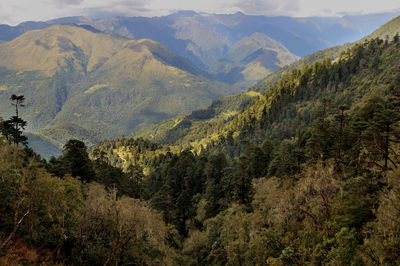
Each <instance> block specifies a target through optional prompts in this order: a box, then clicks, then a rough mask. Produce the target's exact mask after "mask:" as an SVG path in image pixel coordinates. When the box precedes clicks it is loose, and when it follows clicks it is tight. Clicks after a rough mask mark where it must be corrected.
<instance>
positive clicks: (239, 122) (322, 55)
mask: <svg viewBox="0 0 400 266" xmlns="http://www.w3.org/2000/svg"><path fill="white" fill-rule="evenodd" d="M397 21H398V18H396V19H394V20H392V21H391V22H389V23H388V24H387V25H383V26H382V27H381V28H379V29H378V30H376V31H375V32H374V33H373V34H372V35H371V36H383V35H382V34H383V32H384V33H385V35H384V36H386V35H389V37H393V36H395V35H396V34H397V32H398V30H400V26H397V23H396V22H397ZM388 28H389V29H390V30H387V29H388ZM397 47H398V45H397V44H396V43H392V44H390V45H389V44H387V43H386V42H384V41H383V40H377V39H369V40H368V41H366V39H361V40H359V41H357V42H356V43H353V44H347V45H344V46H336V47H332V48H329V49H326V50H322V51H319V52H317V53H315V54H312V55H310V56H307V57H305V58H304V59H301V60H299V61H298V62H296V63H294V64H292V65H289V66H286V67H284V68H282V69H280V70H278V71H276V72H275V73H272V74H270V75H269V76H267V77H266V78H265V79H264V80H262V81H261V82H259V83H258V84H256V85H255V86H253V87H251V88H250V89H249V92H256V93H262V94H263V95H262V96H261V97H256V98H254V99H253V101H252V102H251V103H250V104H248V105H246V108H245V109H244V110H243V111H242V112H239V113H237V114H235V115H233V116H232V117H231V118H230V119H227V120H225V121H224V120H220V121H219V123H210V122H209V120H211V121H212V120H213V119H214V118H215V117H214V116H211V117H209V118H208V120H207V121H202V122H200V123H196V124H194V123H193V121H190V119H189V118H190V117H189V116H187V117H186V118H184V119H182V118H181V119H179V120H175V121H190V122H191V123H184V124H183V125H185V126H184V127H183V128H184V129H180V130H179V131H177V129H176V128H175V124H173V126H172V124H169V127H168V123H164V124H161V125H159V126H154V127H152V128H149V129H148V131H146V132H147V134H148V135H149V136H151V138H150V139H152V140H156V141H160V142H162V143H164V144H171V145H181V146H183V147H192V148H194V149H195V150H199V149H201V148H205V147H207V146H210V145H211V146H213V145H217V146H218V145H224V144H223V143H227V142H228V141H227V139H230V138H232V137H234V138H238V139H240V138H241V137H242V136H243V135H244V136H247V137H248V138H249V139H250V140H251V141H256V142H257V141H260V140H263V139H265V138H272V139H282V138H290V137H295V136H296V134H297V132H296V130H297V128H299V127H301V126H304V125H303V124H301V123H305V124H310V123H311V122H312V120H310V119H312V117H313V112H316V111H315V105H316V103H317V102H318V101H321V99H322V98H323V97H326V98H329V99H330V101H331V103H330V104H331V105H332V106H335V107H336V108H337V107H338V106H341V105H347V106H353V107H354V108H355V107H356V106H358V105H359V104H361V103H363V102H365V101H366V99H368V98H370V97H371V96H373V95H386V94H387V93H388V92H387V90H388V87H390V86H392V85H390V84H393V82H395V81H396V80H397V77H396V75H395V73H396V65H397V64H396V60H398V56H400V54H399V52H398V49H397ZM374 49H376V51H375V50H374ZM380 53H382V54H380ZM328 72H329V73H328ZM314 77H315V78H314ZM320 79H323V80H320ZM368 88H374V89H373V90H372V89H368ZM299 90H300V91H299ZM237 96H239V95H237ZM229 97H230V98H231V99H233V98H235V97H236V95H232V96H229ZM209 108H211V107H209ZM211 109H212V108H211ZM206 110H207V109H206ZM194 113H195V112H194ZM267 117H268V118H267ZM265 119H267V120H265ZM171 121H173V120H171ZM304 121H306V122H304ZM194 125H195V126H194ZM249 134H250V136H251V137H249ZM252 134H254V135H252ZM138 136H141V137H144V134H140V133H139V135H138ZM176 136H179V137H178V138H176ZM217 143H219V144H217Z"/></svg>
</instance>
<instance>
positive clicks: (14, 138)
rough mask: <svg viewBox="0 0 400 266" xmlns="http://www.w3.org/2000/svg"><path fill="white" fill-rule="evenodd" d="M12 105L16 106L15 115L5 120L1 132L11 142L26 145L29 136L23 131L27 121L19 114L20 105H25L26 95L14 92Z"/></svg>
mask: <svg viewBox="0 0 400 266" xmlns="http://www.w3.org/2000/svg"><path fill="white" fill-rule="evenodd" d="M10 100H11V101H12V103H11V104H12V105H13V106H15V115H14V116H12V117H11V118H10V119H8V120H6V121H4V122H3V123H2V127H1V134H2V135H3V136H5V137H6V139H7V140H8V141H9V142H10V143H14V144H15V145H18V144H20V143H21V144H23V145H26V144H27V143H28V142H27V140H28V139H27V137H26V136H24V135H22V131H23V130H24V129H25V127H26V121H24V120H23V119H22V118H21V117H20V116H19V109H18V108H19V107H24V106H25V105H24V102H25V97H24V96H23V95H15V94H13V95H12V96H11V98H10Z"/></svg>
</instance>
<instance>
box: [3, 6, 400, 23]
mask: <svg viewBox="0 0 400 266" xmlns="http://www.w3.org/2000/svg"><path fill="white" fill-rule="evenodd" d="M393 9H400V1H399V0H379V1H376V0H363V1H362V2H361V1H360V0H1V7H0V23H7V24H17V23H20V22H22V21H27V20H49V19H53V18H58V17H63V16H99V15H104V14H106V15H112V14H119V15H127V16H129V15H130V16H139V15H140V16H156V15H166V14H169V13H171V12H174V11H177V10H194V11H199V12H210V13H232V12H237V11H241V12H244V13H247V14H257V15H269V16H274V15H288V16H297V17H299V16H317V15H320V16H328V15H329V16H333V15H341V14H344V13H346V14H348V13H359V14H365V13H376V12H385V11H392V10H393Z"/></svg>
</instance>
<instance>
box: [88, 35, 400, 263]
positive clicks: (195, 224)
mask: <svg viewBox="0 0 400 266" xmlns="http://www.w3.org/2000/svg"><path fill="white" fill-rule="evenodd" d="M399 60H400V40H399V38H393V40H391V41H385V40H381V39H371V40H369V41H368V42H362V43H358V44H355V45H354V46H353V47H351V48H349V49H348V50H346V51H345V52H343V53H341V54H340V56H339V57H338V58H336V59H334V60H332V59H330V58H325V59H323V60H322V61H318V62H315V63H314V64H312V65H304V66H303V67H302V68H301V69H295V70H293V71H291V72H290V73H287V74H286V75H284V76H283V78H282V79H281V80H280V81H279V82H277V83H275V84H274V85H273V86H272V87H271V88H270V89H269V90H266V93H265V94H263V95H262V96H259V97H254V98H253V100H252V101H251V103H250V104H247V105H246V107H245V108H244V109H243V110H242V111H240V112H239V113H238V114H237V115H235V116H232V117H231V118H230V119H227V120H226V121H222V120H220V121H219V123H210V120H211V119H212V117H213V111H214V112H215V110H217V108H211V107H210V108H207V109H204V110H199V111H197V112H196V111H195V112H193V113H192V117H188V116H187V117H185V118H183V119H180V120H177V121H176V122H175V124H173V125H172V128H171V131H170V133H171V134H170V135H169V138H168V130H167V131H164V132H163V133H162V135H164V136H167V141H166V142H169V145H170V147H171V150H169V151H168V148H167V147H166V145H165V144H164V145H160V144H157V143H153V142H151V141H146V140H143V139H140V138H139V139H131V138H124V139H117V140H110V141H105V142H103V143H102V144H101V145H98V146H96V147H95V149H94V152H93V155H94V154H97V157H95V158H97V160H100V159H99V158H103V159H102V160H103V161H106V162H109V163H111V164H113V165H114V166H118V167H126V166H128V165H139V166H141V167H146V168H147V169H149V170H147V171H148V174H147V175H145V176H144V177H143V176H142V177H141V178H142V179H140V180H143V183H142V187H141V188H140V189H141V191H143V193H144V196H143V198H144V199H145V200H147V202H148V203H149V204H150V206H152V207H153V208H154V209H156V210H158V211H161V212H162V213H163V218H164V221H165V222H166V223H170V224H172V225H174V226H175V228H177V230H178V232H179V233H180V234H181V235H182V236H183V237H184V238H185V241H184V246H183V248H182V250H183V251H184V252H183V254H184V257H183V260H184V261H185V263H184V264H188V265H191V264H192V265H215V264H221V265H226V264H238V265H239V264H244V265H268V264H276V265H308V264H318V265H328V264H346V265H351V264H360V265H372V264H375V263H376V264H379V263H380V262H384V263H386V264H388V265H397V264H398V263H399V262H400V256H399V254H400V253H399V251H400V249H399V245H398V243H399V241H398V240H399V237H400V233H399V230H398V225H399V221H400V212H399V210H398V208H397V206H398V203H399V199H400V186H399V182H398V181H399V174H400V172H399V168H398V166H399V165H400V158H399V154H400V147H399V143H400V90H399V88H400V73H399V71H398V70H399V63H398V62H399ZM230 97H234V96H230ZM217 106H218V105H216V107H217ZM222 106H223V104H222ZM227 106H229V104H228V105H227ZM222 109H225V107H224V108H222ZM225 110H227V109H225ZM216 113H218V112H216ZM202 119H204V120H203V121H201V122H200V121H196V120H202ZM173 122H174V121H173ZM193 122H198V123H196V125H195V124H194V123H193ZM171 124H172V123H171ZM165 126H168V125H165ZM163 129H165V128H163ZM156 133H157V132H156ZM177 135H178V138H176V136H177ZM164 141H165V139H164ZM177 147H178V148H179V150H180V151H181V152H179V153H177V154H174V153H175V152H176V148H177ZM166 151H167V152H166ZM138 176H139V175H137V174H136V175H135V177H138ZM139 177H140V176H139ZM199 254H200V255H199Z"/></svg>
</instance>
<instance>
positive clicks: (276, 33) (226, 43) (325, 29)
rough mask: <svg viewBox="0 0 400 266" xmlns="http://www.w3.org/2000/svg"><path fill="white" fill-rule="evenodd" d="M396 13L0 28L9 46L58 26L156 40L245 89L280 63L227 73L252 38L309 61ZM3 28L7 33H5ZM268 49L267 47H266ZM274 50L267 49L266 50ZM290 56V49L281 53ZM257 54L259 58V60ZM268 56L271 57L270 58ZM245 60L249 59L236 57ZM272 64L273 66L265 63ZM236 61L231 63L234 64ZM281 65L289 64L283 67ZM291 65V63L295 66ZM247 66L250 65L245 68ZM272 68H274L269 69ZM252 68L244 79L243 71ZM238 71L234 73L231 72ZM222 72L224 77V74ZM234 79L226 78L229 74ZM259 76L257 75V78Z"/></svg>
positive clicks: (236, 67) (194, 16) (238, 66)
mask: <svg viewBox="0 0 400 266" xmlns="http://www.w3.org/2000/svg"><path fill="white" fill-rule="evenodd" d="M394 16H395V14H394V13H383V14H369V15H360V16H344V17H309V18H292V17H266V16H250V15H245V14H243V13H236V14H206V13H196V12H193V11H180V12H177V13H174V14H171V15H168V16H164V17H153V18H146V17H115V18H106V19H96V20H89V19H86V18H83V17H70V18H60V19H55V20H51V21H47V22H27V23H22V24H20V25H18V26H16V27H10V26H7V25H2V26H0V40H6V41H9V40H11V39H12V38H15V37H16V36H18V35H19V34H22V33H23V32H25V31H27V30H29V29H35V28H42V27H45V26H48V25H53V24H71V23H73V24H80V25H83V24H85V25H91V26H92V27H94V28H96V29H98V30H101V31H104V32H107V33H111V34H114V35H117V36H122V37H125V38H129V39H142V38H147V39H152V40H155V41H157V42H159V43H162V44H163V45H165V46H166V47H167V48H168V49H170V50H171V51H172V52H174V53H175V54H178V55H180V56H183V57H186V58H187V59H189V60H190V61H191V62H193V63H194V64H195V65H196V66H197V67H199V68H201V69H203V70H206V71H209V72H211V74H213V75H216V76H217V77H218V78H220V79H222V80H225V81H226V80H227V79H228V78H230V77H234V79H235V80H236V81H235V82H232V81H230V82H229V83H230V84H234V86H235V87H237V88H242V89H244V88H246V87H247V86H249V85H252V84H253V83H254V80H256V81H258V80H260V79H262V78H263V75H264V76H265V75H267V74H268V73H269V72H272V71H274V70H276V64H274V60H275V57H274V56H272V58H271V59H268V58H270V57H271V55H269V53H268V52H266V51H265V50H263V49H262V50H260V51H258V53H259V54H262V55H263V56H253V57H249V58H253V61H252V62H249V63H248V66H244V64H243V63H241V62H238V61H237V60H236V61H234V62H229V63H228V64H229V67H228V69H221V67H218V66H219V65H221V64H223V62H226V59H227V57H228V58H229V57H230V55H231V54H233V53H234V52H236V53H237V52H241V51H244V50H240V49H239V50H238V49H237V46H238V45H240V42H241V41H242V40H244V39H247V38H251V37H250V36H252V35H253V34H262V35H265V36H267V37H269V38H271V39H273V40H275V41H277V42H280V43H281V44H282V45H283V46H284V47H286V48H287V49H288V50H289V52H290V53H292V54H294V55H296V56H301V57H303V56H306V55H309V54H311V53H313V52H316V51H318V50H321V49H325V48H327V47H331V46H334V45H339V44H343V43H345V42H351V41H355V40H357V39H360V38H361V37H362V36H365V35H366V34H369V33H371V32H372V31H373V30H374V29H376V28H377V27H378V26H379V25H382V24H383V23H385V22H386V21H388V20H389V19H391V18H392V17H394ZM2 28H3V30H1V29H2ZM262 48H263V47H262ZM266 48H267V49H269V48H268V47H266ZM277 52H278V54H281V53H282V54H285V53H287V51H286V49H283V50H279V51H277ZM259 54H258V55H259ZM265 54H267V55H265ZM237 55H238V57H240V58H245V57H247V56H249V54H246V53H244V54H237ZM260 57H263V59H261V61H267V60H270V62H269V63H268V64H264V65H263V64H262V63H260V62H259V61H260ZM230 61H232V60H230ZM281 63H282V64H283V63H285V62H283V61H281ZM286 63H291V62H290V60H289V61H288V62H286ZM245 65H246V64H245ZM265 65H267V66H271V67H272V68H269V67H267V66H265ZM244 68H245V69H246V68H247V71H246V70H245V71H244V73H241V71H243V69H244ZM229 69H230V70H233V71H230V70H229ZM219 71H222V72H219ZM227 71H228V72H229V73H230V74H229V73H226V72H227ZM252 73H257V74H252Z"/></svg>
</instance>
